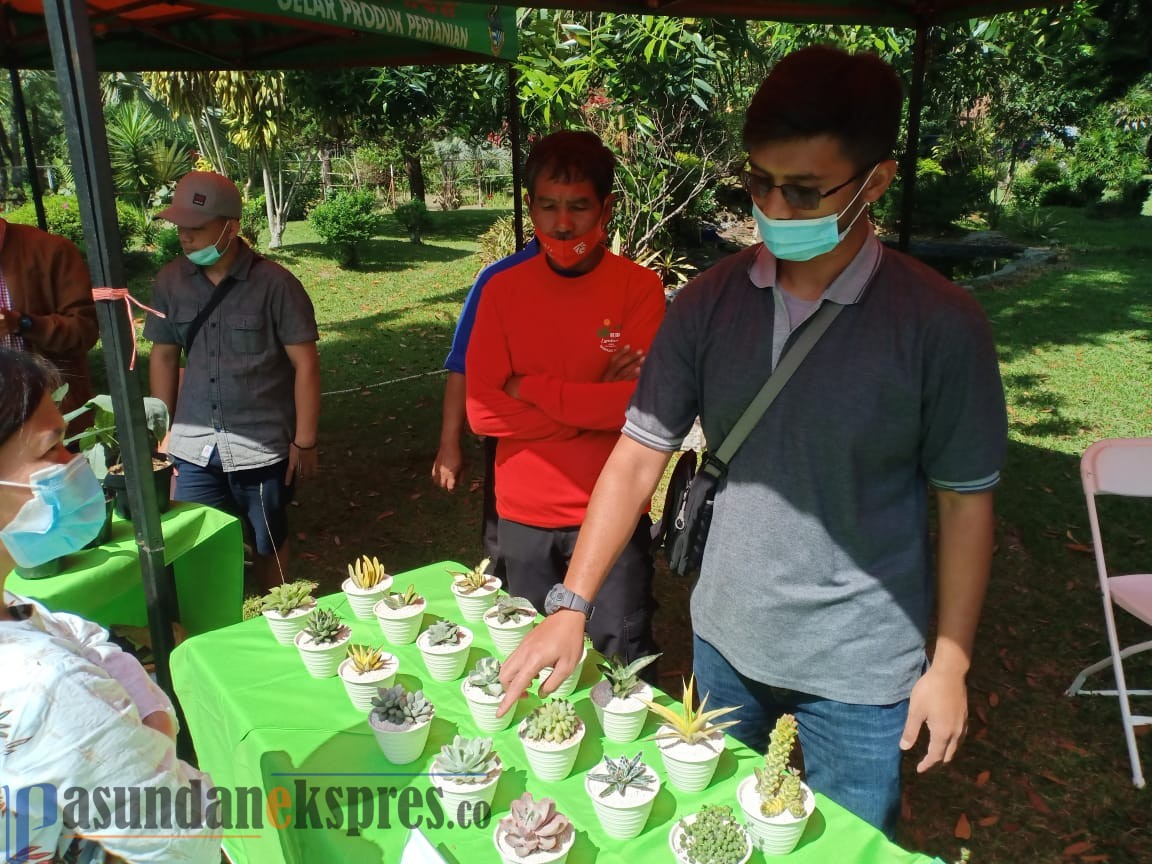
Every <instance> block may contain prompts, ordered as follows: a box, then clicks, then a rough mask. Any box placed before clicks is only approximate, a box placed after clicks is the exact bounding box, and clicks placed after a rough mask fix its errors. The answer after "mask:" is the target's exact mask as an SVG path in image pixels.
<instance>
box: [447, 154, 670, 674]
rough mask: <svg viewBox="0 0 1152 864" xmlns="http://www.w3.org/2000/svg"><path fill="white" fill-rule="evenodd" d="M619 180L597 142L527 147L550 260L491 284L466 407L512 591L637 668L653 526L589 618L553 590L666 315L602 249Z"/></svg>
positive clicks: (647, 285)
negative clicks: (570, 620) (566, 614)
mask: <svg viewBox="0 0 1152 864" xmlns="http://www.w3.org/2000/svg"><path fill="white" fill-rule="evenodd" d="M614 170H615V157H614V156H613V155H612V152H611V151H610V150H608V148H607V147H605V146H604V145H603V143H601V141H600V139H599V138H598V137H596V136H595V135H594V134H592V133H591V132H558V133H556V134H554V135H549V136H547V137H545V138H542V139H541V140H540V141H539V142H537V144H536V145H535V147H533V149H532V153H531V154H530V155H529V157H528V163H527V166H526V171H525V173H526V179H527V186H528V194H527V203H528V207H529V213H530V214H531V217H532V224H533V227H534V228H535V231H536V237H537V239H538V240H539V242H540V247H541V249H542V250H543V252H544V254H543V255H537V256H535V257H533V258H531V259H529V260H527V261H524V262H523V263H521V264H518V265H516V266H514V267H511V268H509V269H507V270H505V271H503V272H501V273H498V274H497V275H495V276H493V277H492V279H491V281H490V282H489V283H488V286H487V287H486V289H485V291H484V296H483V298H482V299H481V301H480V308H479V310H478V311H477V313H476V324H475V326H474V329H473V331H472V340H471V343H470V344H469V347H468V354H467V358H466V363H467V368H468V376H467V407H468V420H469V423H470V424H471V426H472V429H473V431H474V432H476V433H477V434H478V435H491V436H494V437H496V438H498V439H499V446H498V448H497V451H496V499H497V500H496V507H497V512H498V513H499V516H500V523H499V546H500V554H501V557H502V558H503V560H504V563H505V566H506V567H507V576H508V590H509V591H511V592H512V593H513V594H516V595H518V596H522V597H526V598H527V599H528V600H530V601H531V602H532V603H533V604H534V605H535V606H536V608H537V609H540V610H541V611H543V612H544V613H545V614H551V613H552V612H554V611H556V610H557V609H562V608H568V609H578V610H579V611H582V612H584V614H585V615H586V616H588V622H587V632H588V634H589V635H590V636H591V637H592V641H593V644H594V645H595V647H596V649H597V650H598V651H601V652H603V653H605V654H609V655H611V654H620V655H621V656H622V657H624V658H625V659H627V660H632V659H635V658H636V657H639V656H642V655H644V654H647V653H651V652H652V650H653V647H654V646H653V642H652V612H653V609H654V607H655V602H654V600H653V597H652V560H651V557H650V555H649V545H650V542H651V539H650V528H651V523H650V521H649V519H648V517H647V515H645V516H643V517H641V519H640V522H639V524H637V526H636V530H635V531H634V532H633V534H632V537H631V540H630V541H629V542H628V545H627V546H626V548H625V549H624V552H623V554H622V555H621V556H620V558H619V559H618V561H617V563H616V566H615V567H614V568H613V570H612V571H611V573H610V574H609V576H608V578H607V580H606V582H605V583H604V587H603V588H602V589H601V591H600V594H599V597H598V602H597V604H596V609H595V614H592V611H593V610H592V606H591V604H590V603H588V602H587V601H586V600H585V599H584V598H581V597H579V596H577V595H575V594H572V593H571V592H569V591H566V590H565V589H564V588H563V585H562V584H560V583H561V582H562V581H563V578H564V573H565V571H566V569H567V566H568V560H569V559H570V558H571V555H572V550H573V547H574V545H575V542H576V535H577V533H578V531H579V527H580V524H581V523H582V522H583V520H584V512H585V510H586V509H587V507H588V499H589V497H590V496H591V494H592V488H593V487H594V486H595V485H596V479H597V478H598V477H599V476H600V469H601V468H603V467H604V463H605V461H607V459H608V455H609V453H611V452H612V448H613V447H614V446H615V444H616V441H617V439H618V437H619V431H620V428H621V426H622V425H623V422H624V409H625V407H626V406H627V404H628V400H629V399H630V398H631V396H632V391H633V390H634V389H635V386H636V377H637V375H638V374H639V371H640V364H641V363H642V362H643V357H644V352H646V351H647V350H648V346H649V344H650V343H651V341H652V338H653V336H654V335H655V334H656V330H657V328H658V327H659V325H660V320H661V318H662V317H663V314H664V291H663V286H662V285H661V283H660V279H659V277H658V276H657V275H656V274H655V273H653V272H652V271H650V270H647V269H646V268H644V267H641V266H639V265H637V264H634V263H632V262H631V261H628V260H627V259H624V258H621V257H619V256H617V255H614V254H612V253H611V252H610V251H608V249H607V248H605V246H604V243H603V240H604V232H605V225H606V224H607V222H608V220H609V218H610V217H611V213H612V200H613V195H612V181H613V174H614ZM605 591H607V592H608V593H607V594H606V593H605Z"/></svg>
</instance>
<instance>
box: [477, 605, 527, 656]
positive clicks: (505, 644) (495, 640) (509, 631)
mask: <svg viewBox="0 0 1152 864" xmlns="http://www.w3.org/2000/svg"><path fill="white" fill-rule="evenodd" d="M484 623H485V624H487V625H488V635H489V636H491V637H492V644H493V645H495V646H496V653H497V654H499V655H500V656H501V657H507V656H508V655H509V654H511V653H512V652H513V651H515V650H516V649H517V648H519V647H520V643H521V642H523V641H524V637H525V636H527V635H528V633H529V632H530V631H531V630H532V628H533V627H535V626H536V616H535V615H531V616H529V615H524V616H523V618H522V619H521V620H520V621H519V623H517V622H516V621H508V622H506V623H504V624H501V623H500V622H499V621H497V620H496V616H495V615H494V614H493V613H492V610H491V609H490V610H488V612H486V613H485V614H484Z"/></svg>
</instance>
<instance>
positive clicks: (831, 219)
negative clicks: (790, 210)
mask: <svg viewBox="0 0 1152 864" xmlns="http://www.w3.org/2000/svg"><path fill="white" fill-rule="evenodd" d="M877 167H879V166H875V167H873V168H872V170H871V171H869V172H868V176H867V177H865V178H864V182H863V183H862V184H861V186H860V188H859V189H858V190H857V191H856V194H855V195H853V196H852V200H851V201H849V202H848V206H847V207H845V208H844V209H843V210H841V211H840V212H839V213H829V214H828V215H827V216H819V217H817V218H815V219H769V218H768V217H767V216H765V215H764V212H763V211H762V210H761V209H760V208H759V207H757V206H756V203H755V202H753V203H752V215H753V216H754V217H755V218H756V226H757V227H758V228H759V229H760V237H761V238H762V239H763V241H764V245H765V246H766V247H767V248H768V251H769V252H771V253H772V254H773V255H775V256H776V257H777V258H779V259H780V260H781V261H811V260H812V259H813V258H815V257H817V256H819V255H823V254H825V253H826V252H831V251H832V250H833V249H835V248H836V247H837V246H839V245H840V243H841V241H842V240H843V239H844V238H845V237H847V236H848V232H849V231H851V230H852V226H853V225H855V224H856V220H857V219H859V218H860V216H861V215H862V214H863V213H864V211H865V210H867V209H868V207H867V205H865V206H864V207H861V208H860V211H859V212H858V213H857V214H856V215H855V216H854V217H852V221H851V222H849V223H848V227H847V228H845V229H844V230H843V231H841V230H839V225H840V217H841V216H843V215H844V214H845V213H847V212H848V210H849V209H851V207H852V205H853V204H855V203H856V199H857V198H859V197H860V193H861V192H863V191H864V188H865V187H866V186H867V185H868V181H869V180H871V179H872V175H873V174H874V173H875V172H876V168H877Z"/></svg>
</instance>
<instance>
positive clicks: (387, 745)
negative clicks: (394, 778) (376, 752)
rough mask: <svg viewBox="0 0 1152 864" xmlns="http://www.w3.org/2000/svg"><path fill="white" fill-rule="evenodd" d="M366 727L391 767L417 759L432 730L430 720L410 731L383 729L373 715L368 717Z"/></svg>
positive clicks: (407, 763)
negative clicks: (369, 728)
mask: <svg viewBox="0 0 1152 864" xmlns="http://www.w3.org/2000/svg"><path fill="white" fill-rule="evenodd" d="M368 725H369V726H371V727H372V734H374V735H375V736H376V743H377V744H379V745H380V749H381V750H382V751H383V752H384V757H385V758H386V759H387V760H388V761H389V762H391V763H392V764H393V765H409V764H411V763H412V762H415V761H416V760H417V759H419V758H420V755H421V754H422V753H423V752H424V745H425V744H427V743H428V733H429V731H430V730H431V729H432V721H431V720H428V721H427V722H424V723H418V724H416V725H415V726H413V727H412V728H411V729H401V730H393V729H384V728H381V727H380V726H378V725H377V724H376V715H374V714H369V715H368Z"/></svg>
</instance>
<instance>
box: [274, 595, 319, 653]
mask: <svg viewBox="0 0 1152 864" xmlns="http://www.w3.org/2000/svg"><path fill="white" fill-rule="evenodd" d="M315 589H316V583H315V582H305V581H303V580H302V581H299V582H293V583H291V584H284V585H277V586H276V587H275V588H273V589H272V590H270V591H269V592H268V593H267V594H266V595H265V596H264V599H263V600H262V601H261V603H260V606H261V612H262V614H263V615H264V619H265V620H266V621H267V622H268V626H269V627H270V628H271V630H272V635H273V636H275V637H276V641H277V642H279V643H280V644H281V645H291V644H292V640H293V639H295V638H296V634H297V633H299V632H300V631H301V630H303V629H304V624H305V622H306V620H307V618H308V615H309V614H310V613H311V612H312V610H313V609H315V608H316V600H315V599H314V598H313V597H312V592H313V591H314V590H315Z"/></svg>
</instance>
